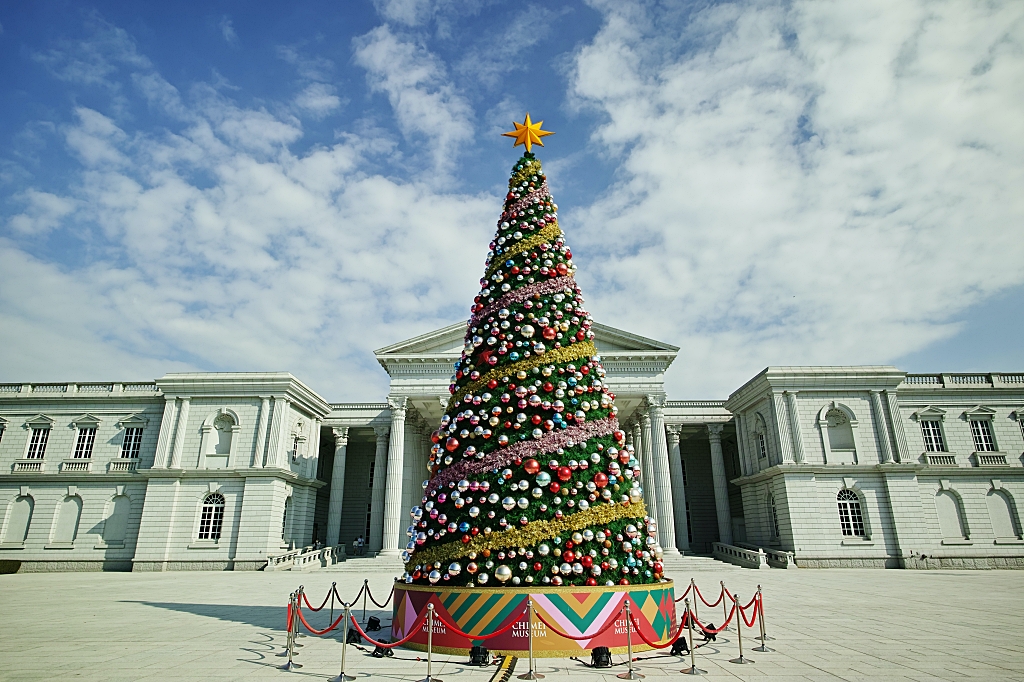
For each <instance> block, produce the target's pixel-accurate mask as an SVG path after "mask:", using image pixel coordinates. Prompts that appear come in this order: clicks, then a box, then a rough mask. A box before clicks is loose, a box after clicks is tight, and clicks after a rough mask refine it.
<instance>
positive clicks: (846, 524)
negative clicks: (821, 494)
mask: <svg viewBox="0 0 1024 682" xmlns="http://www.w3.org/2000/svg"><path fill="white" fill-rule="evenodd" d="M836 502H837V503H838V504H839V526H840V527H841V528H842V529H843V535H848V536H851V537H864V535H865V533H864V516H863V515H862V514H861V511H860V498H859V497H857V493H855V492H853V491H852V490H848V489H845V488H844V489H843V490H840V491H839V494H838V495H836Z"/></svg>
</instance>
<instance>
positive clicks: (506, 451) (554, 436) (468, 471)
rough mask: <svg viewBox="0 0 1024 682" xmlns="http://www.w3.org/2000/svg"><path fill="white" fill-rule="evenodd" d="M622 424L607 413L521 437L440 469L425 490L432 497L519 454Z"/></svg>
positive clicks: (607, 431) (534, 452)
mask: <svg viewBox="0 0 1024 682" xmlns="http://www.w3.org/2000/svg"><path fill="white" fill-rule="evenodd" d="M618 428H619V420H618V419H616V418H615V417H607V418H605V419H598V420H597V421H593V422H587V423H586V424H584V425H583V426H570V427H568V428H567V429H565V430H563V431H553V432H551V433H549V434H548V435H546V436H544V437H543V438H541V439H540V440H537V441H532V440H526V441H520V442H518V443H516V444H515V445H511V446H509V447H507V448H502V449H500V450H494V451H492V452H490V453H489V454H488V455H487V456H486V457H484V458H483V459H464V460H462V461H461V462H459V463H457V464H453V465H452V466H450V467H448V468H447V469H445V470H444V471H440V472H438V474H437V476H435V477H434V478H433V479H431V481H430V483H429V484H428V485H427V489H426V493H425V494H426V495H427V497H430V493H432V492H433V491H435V490H437V489H438V488H441V487H443V486H446V485H448V484H449V483H454V482H456V481H459V480H460V479H463V478H468V477H470V476H474V475H477V474H481V473H483V472H484V471H487V470H488V469H500V468H501V467H505V466H508V465H509V464H511V463H512V460H514V459H515V458H516V457H522V458H525V457H528V456H531V455H542V454H547V453H550V452H554V451H555V450H557V449H558V448H564V447H566V444H567V443H568V442H569V441H570V440H571V441H574V442H575V443H582V442H584V441H587V440H590V439H591V438H595V437H599V436H607V435H609V434H610V433H612V432H614V431H615V430H616V429H618Z"/></svg>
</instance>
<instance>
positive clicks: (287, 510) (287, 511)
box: [281, 497, 292, 542]
mask: <svg viewBox="0 0 1024 682" xmlns="http://www.w3.org/2000/svg"><path fill="white" fill-rule="evenodd" d="M291 511H292V498H291V497H288V498H287V499H285V501H284V513H283V514H282V515H281V539H282V540H284V541H285V542H287V541H288V517H289V516H291Z"/></svg>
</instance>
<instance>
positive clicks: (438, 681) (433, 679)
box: [420, 675, 441, 682]
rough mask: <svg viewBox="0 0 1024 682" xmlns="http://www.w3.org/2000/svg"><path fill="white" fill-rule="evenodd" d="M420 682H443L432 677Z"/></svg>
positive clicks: (428, 676)
mask: <svg viewBox="0 0 1024 682" xmlns="http://www.w3.org/2000/svg"><path fill="white" fill-rule="evenodd" d="M420 682H441V680H439V679H437V678H436V677H431V676H430V675H427V676H426V677H424V678H423V679H422V680H420Z"/></svg>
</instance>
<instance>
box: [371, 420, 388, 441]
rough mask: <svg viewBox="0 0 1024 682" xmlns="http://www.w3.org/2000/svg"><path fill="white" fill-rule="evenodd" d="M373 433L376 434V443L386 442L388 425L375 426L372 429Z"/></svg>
mask: <svg viewBox="0 0 1024 682" xmlns="http://www.w3.org/2000/svg"><path fill="white" fill-rule="evenodd" d="M373 432H374V433H375V434H377V442H378V443H379V442H380V441H382V440H387V438H388V434H389V433H391V425H390V424H377V425H376V426H374V427H373Z"/></svg>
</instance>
